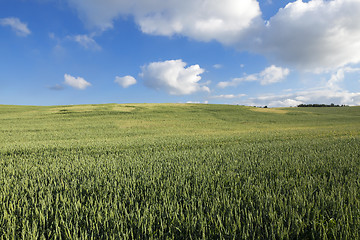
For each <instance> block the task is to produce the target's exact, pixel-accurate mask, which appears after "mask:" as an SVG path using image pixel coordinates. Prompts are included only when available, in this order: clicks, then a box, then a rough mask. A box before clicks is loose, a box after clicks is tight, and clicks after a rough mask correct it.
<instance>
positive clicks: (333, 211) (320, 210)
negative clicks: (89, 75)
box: [0, 104, 360, 239]
mask: <svg viewBox="0 0 360 240" xmlns="http://www.w3.org/2000/svg"><path fill="white" fill-rule="evenodd" d="M0 139H2V141H0V239H360V233H359V229H360V180H359V179H360V176H359V173H360V108H359V107H344V108H281V109H266V110H265V109H264V110H263V109H257V108H252V107H243V106H228V105H202V104H123V105H119V104H105V105H79V106H50V107H34V106H4V105H0Z"/></svg>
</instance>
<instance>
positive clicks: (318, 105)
mask: <svg viewBox="0 0 360 240" xmlns="http://www.w3.org/2000/svg"><path fill="white" fill-rule="evenodd" d="M298 107H347V105H344V104H342V105H336V104H333V103H331V104H300V105H298Z"/></svg>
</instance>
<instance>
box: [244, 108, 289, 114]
mask: <svg viewBox="0 0 360 240" xmlns="http://www.w3.org/2000/svg"><path fill="white" fill-rule="evenodd" d="M249 110H251V111H254V112H262V113H278V114H285V113H288V111H287V110H284V109H282V108H256V107H252V108H249Z"/></svg>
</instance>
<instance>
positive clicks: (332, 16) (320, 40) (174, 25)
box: [67, 0, 360, 72]
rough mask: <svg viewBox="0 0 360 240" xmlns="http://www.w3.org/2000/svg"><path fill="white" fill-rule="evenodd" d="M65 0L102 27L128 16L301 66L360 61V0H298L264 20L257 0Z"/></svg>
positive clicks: (144, 26)
mask: <svg viewBox="0 0 360 240" xmlns="http://www.w3.org/2000/svg"><path fill="white" fill-rule="evenodd" d="M67 1H68V2H69V3H70V5H71V6H73V7H74V8H75V9H76V10H77V12H78V14H79V17H80V18H81V19H82V20H83V21H84V22H85V24H86V25H88V26H89V27H95V28H96V29H99V30H101V31H104V30H106V29H110V28H112V27H113V23H114V21H115V20H116V19H118V18H119V17H128V16H130V17H132V18H133V19H134V21H135V22H136V23H137V24H138V25H139V27H140V29H141V31H142V32H144V33H147V34H153V35H163V36H173V35H182V36H186V37H189V38H192V39H195V40H199V41H211V40H216V41H218V42H220V43H223V44H226V45H231V46H234V47H236V48H237V49H239V50H245V51H253V52H257V53H260V54H262V55H264V56H266V57H267V58H268V59H270V60H271V61H272V62H275V63H277V64H281V65H285V64H287V65H289V66H292V67H296V68H297V69H301V70H306V71H313V72H322V71H327V70H329V69H333V68H338V67H343V66H346V65H347V64H351V63H359V62H360V41H359V39H360V14H359V12H360V1H359V0H331V1H329V0H310V1H306V2H303V1H302V0H296V1H293V2H290V3H288V4H287V5H286V6H285V7H284V8H281V9H280V10H279V11H278V12H277V14H276V15H274V16H273V17H271V18H270V19H269V20H268V21H266V22H265V21H264V20H263V19H262V17H261V15H262V13H261V10H260V7H259V2H258V1H257V0H242V1H239V0H223V1H218V0H206V1H204V0H183V1H176V0H169V1H165V0H121V1H117V0H106V1H103V0H67ZM269 2H271V1H269V0H268V3H269Z"/></svg>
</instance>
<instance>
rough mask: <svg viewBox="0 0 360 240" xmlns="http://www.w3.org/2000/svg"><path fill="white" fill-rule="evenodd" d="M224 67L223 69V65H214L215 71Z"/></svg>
mask: <svg viewBox="0 0 360 240" xmlns="http://www.w3.org/2000/svg"><path fill="white" fill-rule="evenodd" d="M222 67H223V65H221V64H214V65H213V68H215V69H220V68H222Z"/></svg>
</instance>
